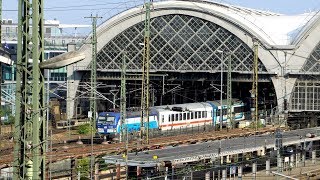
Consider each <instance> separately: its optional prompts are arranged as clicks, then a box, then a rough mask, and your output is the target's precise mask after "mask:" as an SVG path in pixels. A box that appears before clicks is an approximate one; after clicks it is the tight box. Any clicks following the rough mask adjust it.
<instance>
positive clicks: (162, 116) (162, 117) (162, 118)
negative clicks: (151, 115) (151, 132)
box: [161, 115, 164, 123]
mask: <svg viewBox="0 0 320 180" xmlns="http://www.w3.org/2000/svg"><path fill="white" fill-rule="evenodd" d="M161 121H162V122H163V123H164V115H161Z"/></svg>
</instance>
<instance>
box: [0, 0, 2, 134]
mask: <svg viewBox="0 0 320 180" xmlns="http://www.w3.org/2000/svg"><path fill="white" fill-rule="evenodd" d="M1 49H2V0H0V50H1ZM1 84H2V63H1V62H0V109H1V108H2V105H1V102H2V87H1ZM0 118H1V116H0ZM1 123H2V121H1V119H0V134H1V125H2V124H1Z"/></svg>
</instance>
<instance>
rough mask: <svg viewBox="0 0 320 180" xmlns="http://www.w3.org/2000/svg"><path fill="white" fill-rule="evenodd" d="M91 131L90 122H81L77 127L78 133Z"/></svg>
mask: <svg viewBox="0 0 320 180" xmlns="http://www.w3.org/2000/svg"><path fill="white" fill-rule="evenodd" d="M90 132H91V125H90V124H82V125H80V126H79V127H78V133H79V134H89V133H90Z"/></svg>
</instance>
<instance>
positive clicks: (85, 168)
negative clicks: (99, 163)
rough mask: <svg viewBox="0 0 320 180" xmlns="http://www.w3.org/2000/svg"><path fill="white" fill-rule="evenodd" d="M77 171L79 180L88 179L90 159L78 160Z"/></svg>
mask: <svg viewBox="0 0 320 180" xmlns="http://www.w3.org/2000/svg"><path fill="white" fill-rule="evenodd" d="M77 171H78V172H79V173H80V179H88V176H89V174H90V159H89V158H88V157H86V158H83V159H79V160H78V166H77Z"/></svg>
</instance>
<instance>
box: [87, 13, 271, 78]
mask: <svg viewBox="0 0 320 180" xmlns="http://www.w3.org/2000/svg"><path fill="white" fill-rule="evenodd" d="M143 40H144V22H140V23H138V24H136V25H134V26H131V27H129V28H128V29H126V30H125V31H123V32H121V33H120V34H118V35H117V36H116V37H114V38H113V39H112V40H111V41H109V42H108V43H107V44H106V45H105V46H104V47H103V48H102V50H101V51H99V52H98V55H97V67H98V69H101V70H106V69H107V70H116V71H120V67H121V62H122V52H123V51H126V55H127V58H128V60H129V62H128V64H127V69H128V70H133V71H140V69H141V64H142V63H141V61H142V53H143V46H141V43H143ZM217 50H221V51H223V52H224V53H225V55H224V57H222V54H221V53H218V52H216V51H217ZM226 53H230V54H231V58H232V71H233V72H249V73H250V74H251V72H252V69H253V51H252V49H251V48H250V47H248V46H247V45H246V44H245V43H243V42H242V41H241V40H240V39H239V38H238V37H236V36H235V35H234V34H232V33H231V32H229V31H228V30H226V29H224V28H222V27H220V26H218V25H216V24H214V23H212V22H209V21H206V20H203V19H200V18H197V17H192V16H187V15H180V14H176V15H165V16H160V17H156V18H152V19H151V35H150V56H151V60H150V61H151V62H150V70H151V71H152V70H154V71H177V72H179V71H185V72H193V71H197V72H217V71H220V68H221V65H222V63H221V60H222V62H223V67H224V69H225V71H227V61H226V60H227V57H226V56H227V55H226ZM88 68H89V67H88ZM259 71H260V72H267V71H266V68H265V67H264V65H263V64H262V63H261V62H260V61H259Z"/></svg>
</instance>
